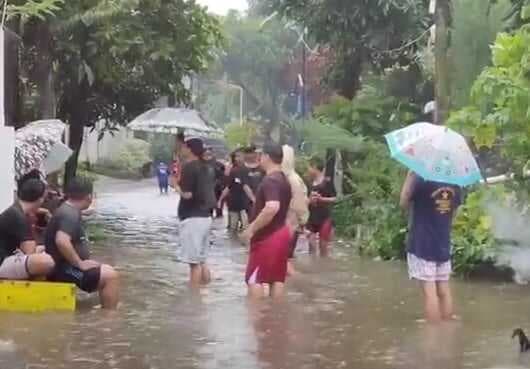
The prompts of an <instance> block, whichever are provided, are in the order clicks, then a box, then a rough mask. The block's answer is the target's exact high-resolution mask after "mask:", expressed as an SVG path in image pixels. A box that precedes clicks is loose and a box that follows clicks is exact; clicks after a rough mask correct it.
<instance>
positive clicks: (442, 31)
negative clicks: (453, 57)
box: [434, 0, 451, 125]
mask: <svg viewBox="0 0 530 369" xmlns="http://www.w3.org/2000/svg"><path fill="white" fill-rule="evenodd" d="M434 17H435V24H436V36H435V41H434V57H435V96H436V114H435V118H434V121H435V123H436V124H440V125H443V124H445V122H446V121H447V118H448V115H449V108H450V95H451V83H450V76H449V56H448V52H449V22H450V19H451V3H450V0H437V1H436V11H435V15H434Z"/></svg>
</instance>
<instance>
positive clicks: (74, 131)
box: [64, 116, 85, 187]
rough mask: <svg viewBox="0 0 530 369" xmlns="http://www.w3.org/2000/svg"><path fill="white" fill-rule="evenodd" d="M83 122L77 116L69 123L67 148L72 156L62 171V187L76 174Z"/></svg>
mask: <svg viewBox="0 0 530 369" xmlns="http://www.w3.org/2000/svg"><path fill="white" fill-rule="evenodd" d="M83 122H84V120H82V118H81V117H79V116H77V117H75V118H74V119H72V121H71V122H70V134H69V140H68V146H70V148H71V149H72V151H73V154H72V156H71V157H70V159H69V160H68V161H67V162H66V167H65V170H64V186H65V187H66V185H68V183H69V182H70V180H71V179H72V178H74V177H75V176H76V174H77V160H78V159H79V152H80V151H81V145H82V144H83V131H84V128H85V126H84V124H83Z"/></svg>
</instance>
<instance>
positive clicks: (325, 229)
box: [307, 157, 337, 257]
mask: <svg viewBox="0 0 530 369" xmlns="http://www.w3.org/2000/svg"><path fill="white" fill-rule="evenodd" d="M324 167H325V166H324V162H323V161H322V159H320V158H317V157H315V158H312V159H311V160H310V162H309V177H310V179H311V180H312V183H311V188H310V195H309V220H308V221H307V229H308V230H309V231H310V232H311V236H310V238H309V248H310V250H309V251H310V252H311V253H315V251H316V244H317V236H318V240H319V241H318V243H319V249H320V256H323V257H325V256H328V254H329V244H330V242H331V240H332V238H333V220H332V219H331V207H332V206H333V204H334V203H335V201H336V200H337V193H336V191H335V185H334V184H333V182H331V180H330V179H329V178H326V176H325V174H324Z"/></svg>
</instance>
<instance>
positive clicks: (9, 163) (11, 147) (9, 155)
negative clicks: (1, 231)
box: [0, 127, 15, 212]
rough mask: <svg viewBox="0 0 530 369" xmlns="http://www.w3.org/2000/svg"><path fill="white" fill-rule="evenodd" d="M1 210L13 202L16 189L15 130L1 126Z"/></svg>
mask: <svg viewBox="0 0 530 369" xmlns="http://www.w3.org/2000/svg"><path fill="white" fill-rule="evenodd" d="M0 158H1V159H0V173H1V175H0V212H2V211H4V210H5V209H6V208H8V207H9V206H10V205H11V204H12V203H13V195H14V191H15V131H14V130H13V128H12V127H0Z"/></svg>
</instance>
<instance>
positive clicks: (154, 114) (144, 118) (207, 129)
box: [127, 108, 223, 137]
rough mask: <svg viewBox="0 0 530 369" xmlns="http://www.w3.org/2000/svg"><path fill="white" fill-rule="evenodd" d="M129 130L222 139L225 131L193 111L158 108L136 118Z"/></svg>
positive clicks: (129, 125)
mask: <svg viewBox="0 0 530 369" xmlns="http://www.w3.org/2000/svg"><path fill="white" fill-rule="evenodd" d="M127 128H129V129H131V130H133V131H143V132H155V133H167V134H174V135H175V134H177V133H180V132H183V133H184V135H185V136H198V137H220V136H222V134H223V131H222V130H221V129H220V128H219V127H217V125H215V124H214V123H212V122H208V121H207V120H206V119H204V118H203V117H202V116H201V114H200V113H199V112H198V111H196V110H192V109H184V108H157V109H151V110H148V111H146V112H145V113H143V114H142V115H140V116H138V117H136V118H135V119H134V120H133V121H132V122H131V123H129V124H128V125H127Z"/></svg>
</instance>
